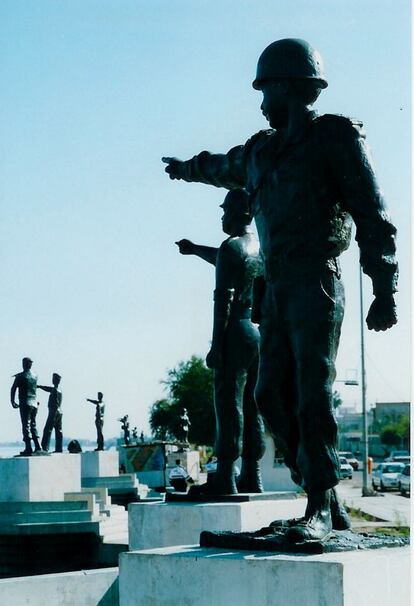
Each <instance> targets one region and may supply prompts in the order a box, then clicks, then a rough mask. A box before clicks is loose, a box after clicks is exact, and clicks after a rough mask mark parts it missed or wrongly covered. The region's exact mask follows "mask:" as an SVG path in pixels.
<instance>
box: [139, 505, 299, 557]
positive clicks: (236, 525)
mask: <svg viewBox="0 0 414 606" xmlns="http://www.w3.org/2000/svg"><path fill="white" fill-rule="evenodd" d="M305 507H306V499H301V498H295V499H290V500H288V499H282V500H268V499H265V500H258V501H248V502H245V503H234V502H233V503H145V504H140V503H131V505H129V508H128V512H129V545H130V549H150V548H152V547H167V546H171V545H183V544H184V545H194V544H198V543H199V540H200V533H201V531H202V530H230V531H233V532H247V531H254V530H256V529H257V528H260V527H262V526H268V525H269V524H270V522H272V521H273V520H275V519H288V518H296V517H300V516H303V515H304V512H305Z"/></svg>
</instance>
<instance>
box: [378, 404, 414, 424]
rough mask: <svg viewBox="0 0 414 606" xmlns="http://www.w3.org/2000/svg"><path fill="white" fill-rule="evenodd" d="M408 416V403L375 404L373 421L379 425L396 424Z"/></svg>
mask: <svg viewBox="0 0 414 606" xmlns="http://www.w3.org/2000/svg"><path fill="white" fill-rule="evenodd" d="M409 416H410V402H377V403H376V404H375V408H374V421H375V422H376V423H380V424H381V425H383V424H387V423H398V421H400V420H401V418H402V417H409Z"/></svg>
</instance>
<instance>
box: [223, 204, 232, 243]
mask: <svg viewBox="0 0 414 606" xmlns="http://www.w3.org/2000/svg"><path fill="white" fill-rule="evenodd" d="M233 217H234V212H232V211H231V210H230V209H229V208H225V209H224V212H223V216H222V217H221V226H222V229H223V231H224V233H225V234H228V235H229V236H230V235H231V232H232V227H233V220H232V219H233Z"/></svg>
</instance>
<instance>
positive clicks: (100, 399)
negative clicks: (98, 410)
mask: <svg viewBox="0 0 414 606" xmlns="http://www.w3.org/2000/svg"><path fill="white" fill-rule="evenodd" d="M102 399H103V393H102V392H101V391H98V400H99V402H102Z"/></svg>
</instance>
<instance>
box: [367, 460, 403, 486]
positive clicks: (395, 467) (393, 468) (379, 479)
mask: <svg viewBox="0 0 414 606" xmlns="http://www.w3.org/2000/svg"><path fill="white" fill-rule="evenodd" d="M403 469H404V464H403V463H398V462H395V463H388V462H386V463H380V464H379V465H378V466H377V467H376V468H375V469H374V471H373V472H372V488H373V489H374V490H382V491H383V492H385V491H386V490H398V482H399V475H400V473H401V472H402V470H403Z"/></svg>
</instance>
